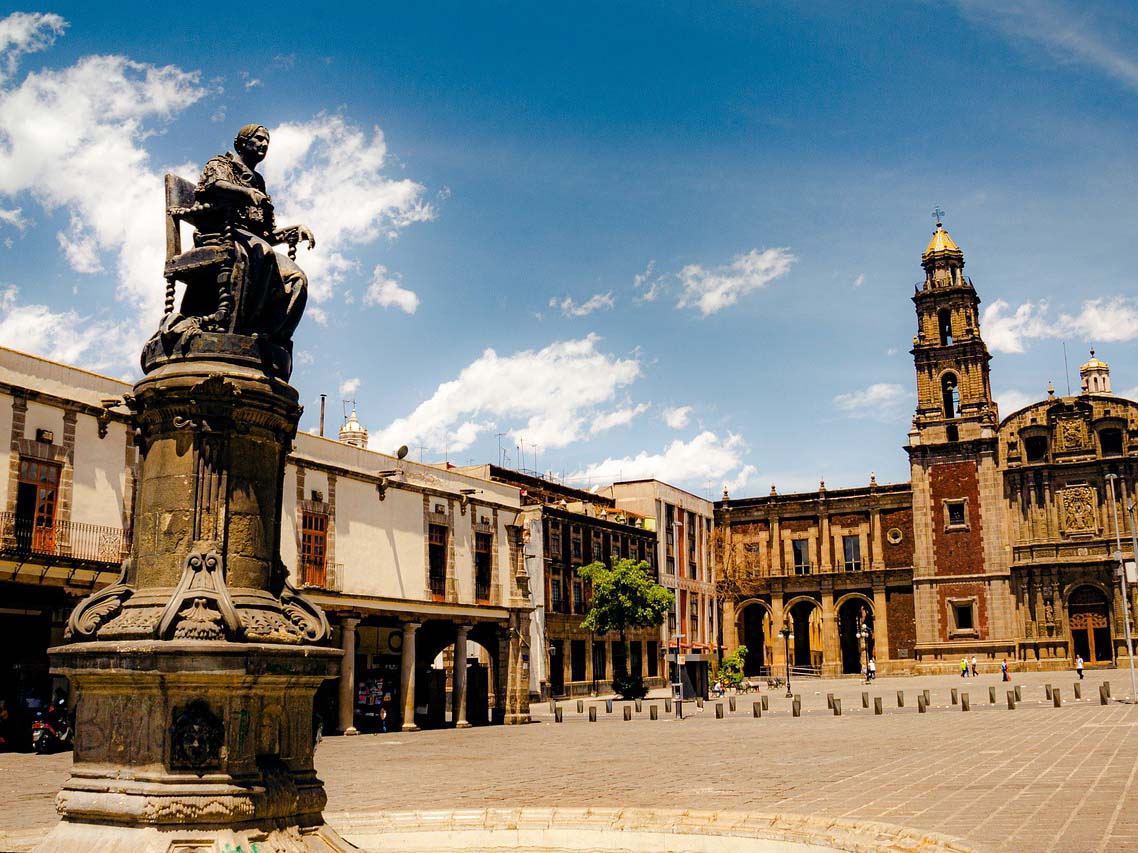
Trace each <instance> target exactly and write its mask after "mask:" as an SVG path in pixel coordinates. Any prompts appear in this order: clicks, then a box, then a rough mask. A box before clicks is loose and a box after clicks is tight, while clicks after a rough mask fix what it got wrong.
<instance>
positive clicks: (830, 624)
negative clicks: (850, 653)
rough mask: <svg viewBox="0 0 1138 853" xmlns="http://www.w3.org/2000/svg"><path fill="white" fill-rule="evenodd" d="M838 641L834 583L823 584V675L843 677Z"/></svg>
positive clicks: (839, 643)
mask: <svg viewBox="0 0 1138 853" xmlns="http://www.w3.org/2000/svg"><path fill="white" fill-rule="evenodd" d="M841 648H842V646H841V642H840V641H839V640H838V612H837V608H836V607H834V587H833V583H832V582H831V583H823V584H822V675H823V676H826V677H829V676H833V675H841V672H842V652H841Z"/></svg>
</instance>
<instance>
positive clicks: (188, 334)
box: [144, 124, 316, 378]
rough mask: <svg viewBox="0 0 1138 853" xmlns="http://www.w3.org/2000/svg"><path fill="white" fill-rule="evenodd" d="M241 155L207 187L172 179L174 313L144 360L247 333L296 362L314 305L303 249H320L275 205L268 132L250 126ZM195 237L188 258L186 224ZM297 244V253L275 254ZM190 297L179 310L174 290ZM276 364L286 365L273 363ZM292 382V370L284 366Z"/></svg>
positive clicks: (236, 144)
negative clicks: (297, 334) (268, 180)
mask: <svg viewBox="0 0 1138 853" xmlns="http://www.w3.org/2000/svg"><path fill="white" fill-rule="evenodd" d="M233 149H234V150H233V151H231V152H227V153H225V154H222V155H220V156H217V157H213V158H212V159H210V161H209V162H208V163H206V165H205V168H204V169H203V170H202V174H201V177H200V178H199V179H198V183H197V186H196V187H195V186H193V185H192V184H190V183H189V181H185V180H183V179H181V178H178V177H176V176H174V175H167V176H166V216H167V229H166V237H167V239H166V249H167V251H166V282H167V287H166V314H165V317H164V318H163V320H162V325H161V328H160V329H159V332H158V335H156V336H155V339H154V340H152V345H151V346H148V348H147V352H146V353H145V354H144V367H145V365H146V362H147V361H148V359H152V358H153V357H154V355H155V353H154V349H155V346H157V345H158V344H160V345H161V348H162V350H164V351H165V353H166V354H167V355H170V354H172V351H173V350H175V349H181V350H183V351H185V350H186V349H187V348H188V347H189V346H190V345H191V344H192V342H193V341H194V339H195V338H196V337H198V336H199V335H201V334H202V333H208V332H220V333H228V334H234V335H247V336H253V337H256V338H258V339H262V340H264V341H266V342H268V343H270V344H273V345H276V347H279V348H281V349H283V350H284V351H285V352H286V353H288V354H291V350H292V335H293V332H294V331H295V330H296V327H297V324H298V323H299V322H300V317H301V314H303V312H304V305H305V302H306V301H307V298H308V279H307V277H306V276H305V274H304V272H303V271H302V270H301V269H300V267H299V266H297V264H296V262H295V257H296V247H297V244H299V243H301V242H304V243H307V244H308V248H309V249H312V248H314V247H315V246H316V238H315V236H314V235H313V233H312V232H311V231H310V230H309V229H308V228H307V227H305V226H304V225H292V226H288V227H284V228H278V227H277V226H276V221H275V215H274V211H273V202H272V198H271V197H270V196H269V194H268V192H267V190H266V188H265V179H264V178H263V177H262V176H261V175H260V173H259V172H257V170H256V167H257V166H258V165H259V164H260V163H261V161H262V160H264V159H265V155H266V153H268V150H269V132H268V130H266V129H265V127H264V126H263V125H258V124H250V125H246V126H245V127H243V128H241V130H239V131H238V132H237V136H236V138H235V139H234V140H233ZM182 221H185V222H188V223H190V224H191V225H192V226H193V227H194V229H195V233H194V238H193V240H194V248H193V249H190V250H189V251H186V252H183V251H182V245H181V235H180V233H179V223H180V222H182ZM282 244H287V245H288V247H289V248H288V255H287V256H286V255H284V254H281V253H278V252H277V251H275V249H274V247H276V246H279V245H282ZM179 281H180V282H183V283H185V285H186V291H185V294H184V296H183V297H182V303H181V306H180V310H179V311H178V312H175V311H174V288H175V283H176V282H179ZM266 359H267V360H268V361H271V362H277V363H278V364H279V362H280V361H281V359H280V358H279V357H274V356H269V355H267V356H266ZM279 367H280V372H283V373H284V374H285V376H286V378H287V374H288V372H289V369H290V368H291V365H289V364H284V365H279Z"/></svg>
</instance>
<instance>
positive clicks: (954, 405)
mask: <svg viewBox="0 0 1138 853" xmlns="http://www.w3.org/2000/svg"><path fill="white" fill-rule="evenodd" d="M956 386H957V383H956V374H955V373H946V374H945V375H944V376H943V377H942V378H941V380H940V395H941V405H942V406H943V408H944V416H945V417H946V418H955V417H956V416H957V415H958V414H959V413H960V389H959V388H957V387H956Z"/></svg>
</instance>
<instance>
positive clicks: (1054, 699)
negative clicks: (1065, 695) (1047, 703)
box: [1051, 687, 1063, 708]
mask: <svg viewBox="0 0 1138 853" xmlns="http://www.w3.org/2000/svg"><path fill="white" fill-rule="evenodd" d="M1051 701H1052V702H1054V703H1055V707H1056V708H1062V707H1063V700H1062V698H1060V696H1059V688H1058V687H1056V688H1055V689H1054V690H1052V691H1051Z"/></svg>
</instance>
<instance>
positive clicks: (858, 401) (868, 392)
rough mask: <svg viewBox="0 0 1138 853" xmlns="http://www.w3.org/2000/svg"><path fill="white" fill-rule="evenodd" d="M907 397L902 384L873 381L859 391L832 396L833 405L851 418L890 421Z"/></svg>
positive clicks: (907, 392) (907, 394)
mask: <svg viewBox="0 0 1138 853" xmlns="http://www.w3.org/2000/svg"><path fill="white" fill-rule="evenodd" d="M909 397H910V394H909V391H908V390H907V389H906V388H905V387H904V386H903V385H897V384H894V383H890V382H875V383H874V384H872V385H870V386H868V387H866V388H862V389H861V390H860V391H850V392H849V393H847V394H838V395H837V396H836V397H834V406H835V407H836V408H837V409H838V411H840V412H843V413H845V414H846V415H848V416H849V417H851V418H872V419H874V420H882V421H892V420H894V419H895V418H896V415H897V412H898V410H899V409H900V408H901V406H902V404H903V403H904V402H905V401H907V400H908V399H909Z"/></svg>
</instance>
